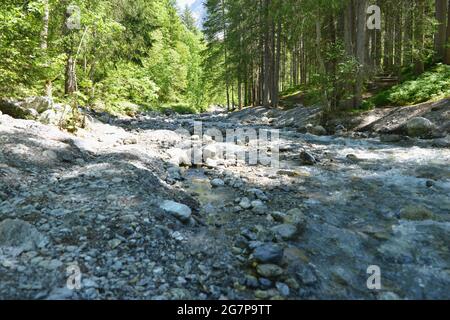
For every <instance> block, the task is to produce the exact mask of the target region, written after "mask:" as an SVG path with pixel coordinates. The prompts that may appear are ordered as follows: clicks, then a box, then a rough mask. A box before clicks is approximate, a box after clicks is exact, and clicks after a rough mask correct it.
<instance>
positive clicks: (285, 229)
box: [271, 224, 297, 240]
mask: <svg viewBox="0 0 450 320" xmlns="http://www.w3.org/2000/svg"><path fill="white" fill-rule="evenodd" d="M271 230H272V231H273V232H274V233H275V234H277V235H279V236H280V237H281V238H282V239H283V240H292V239H293V238H295V236H296V234H297V227H296V226H294V225H292V224H281V225H279V226H275V227H273V228H272V229H271Z"/></svg>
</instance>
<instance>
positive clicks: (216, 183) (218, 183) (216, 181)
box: [211, 179, 225, 188]
mask: <svg viewBox="0 0 450 320" xmlns="http://www.w3.org/2000/svg"><path fill="white" fill-rule="evenodd" d="M211 185H212V186H213V187H214V188H220V187H223V186H224V185H225V182H224V181H223V180H222V179H214V180H211Z"/></svg>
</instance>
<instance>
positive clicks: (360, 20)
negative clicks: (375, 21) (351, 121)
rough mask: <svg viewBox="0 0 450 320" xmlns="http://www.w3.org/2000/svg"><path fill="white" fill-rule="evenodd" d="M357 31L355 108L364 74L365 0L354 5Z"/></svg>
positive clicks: (360, 95) (360, 93) (360, 101)
mask: <svg viewBox="0 0 450 320" xmlns="http://www.w3.org/2000/svg"><path fill="white" fill-rule="evenodd" d="M356 6H357V7H356V12H357V31H356V58H357V60H358V62H359V66H360V67H359V70H358V74H357V78H356V84H355V93H354V99H353V106H354V107H355V108H357V107H359V106H360V105H361V104H362V90H363V83H364V78H365V76H364V74H365V57H366V51H365V50H366V46H365V44H366V7H367V0H359V1H357V5H356Z"/></svg>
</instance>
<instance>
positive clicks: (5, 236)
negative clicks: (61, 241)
mask: <svg viewBox="0 0 450 320" xmlns="http://www.w3.org/2000/svg"><path fill="white" fill-rule="evenodd" d="M47 243H48V240H47V239H46V237H44V236H43V235H42V234H41V233H40V232H39V231H38V230H37V229H36V228H35V227H34V226H32V225H31V224H29V223H28V222H25V221H22V220H18V219H16V220H12V219H6V220H4V221H2V222H1V223H0V247H17V248H19V249H20V250H23V251H29V250H35V249H37V248H42V247H44V246H45V245H46V244H47Z"/></svg>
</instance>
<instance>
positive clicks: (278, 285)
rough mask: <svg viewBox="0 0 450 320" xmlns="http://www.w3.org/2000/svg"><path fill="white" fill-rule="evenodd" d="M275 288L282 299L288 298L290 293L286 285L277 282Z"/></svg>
mask: <svg viewBox="0 0 450 320" xmlns="http://www.w3.org/2000/svg"><path fill="white" fill-rule="evenodd" d="M275 287H276V288H277V289H278V292H280V294H281V295H282V296H283V297H288V296H289V295H290V293H291V292H290V290H289V287H288V286H287V284H285V283H283V282H277V283H276V284H275Z"/></svg>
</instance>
